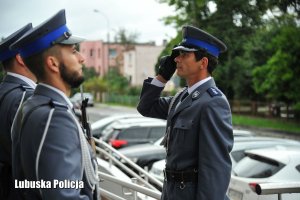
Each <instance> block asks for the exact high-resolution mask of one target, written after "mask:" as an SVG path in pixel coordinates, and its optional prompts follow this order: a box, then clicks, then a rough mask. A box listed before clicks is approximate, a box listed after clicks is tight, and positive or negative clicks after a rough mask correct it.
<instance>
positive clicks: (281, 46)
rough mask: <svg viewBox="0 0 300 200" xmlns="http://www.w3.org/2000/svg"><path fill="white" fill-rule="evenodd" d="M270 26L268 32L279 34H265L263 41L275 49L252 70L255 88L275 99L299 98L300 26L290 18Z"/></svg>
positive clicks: (296, 99)
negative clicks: (264, 60)
mask: <svg viewBox="0 0 300 200" xmlns="http://www.w3.org/2000/svg"><path fill="white" fill-rule="evenodd" d="M269 28H270V29H269V32H276V35H274V36H273V37H269V38H268V39H267V38H266V40H265V41H264V43H267V44H268V46H267V47H266V49H272V51H273V53H272V55H271V56H270V57H268V58H267V59H266V63H264V64H263V65H261V66H258V67H256V68H255V69H254V70H253V81H254V88H255V91H256V92H257V93H259V94H264V95H266V96H267V97H268V98H269V99H272V100H277V101H283V102H286V103H291V102H299V101H300V93H299V92H298V91H299V87H300V79H299V76H300V66H299V64H300V41H299V39H298V37H299V35H300V28H299V27H298V26H297V25H296V24H295V23H294V22H293V20H291V19H290V18H285V19H284V20H282V21H281V23H280V24H278V23H277V22H274V24H272V26H270V27H269ZM264 34H268V32H265V33H264Z"/></svg>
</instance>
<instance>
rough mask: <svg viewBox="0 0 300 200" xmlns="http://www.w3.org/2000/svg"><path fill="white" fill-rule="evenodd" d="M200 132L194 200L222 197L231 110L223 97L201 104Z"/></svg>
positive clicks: (229, 146) (230, 140)
mask: <svg viewBox="0 0 300 200" xmlns="http://www.w3.org/2000/svg"><path fill="white" fill-rule="evenodd" d="M200 120H201V122H200V123H201V126H200V131H199V133H198V134H199V163H198V187H199V188H198V189H197V200H204V199H210V200H221V199H222V200H223V199H226V198H225V197H226V191H227V188H228V184H229V181H230V174H231V160H230V156H229V153H230V151H231V149H232V146H233V134H232V119H231V111H230V108H229V105H228V103H227V101H226V100H224V99H222V98H216V99H212V100H211V101H209V102H208V103H207V105H204V106H203V110H202V112H201V118H200Z"/></svg>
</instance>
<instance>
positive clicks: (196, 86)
mask: <svg viewBox="0 0 300 200" xmlns="http://www.w3.org/2000/svg"><path fill="white" fill-rule="evenodd" d="M210 79H211V76H209V77H207V78H205V79H203V80H201V81H199V82H197V83H195V84H194V85H192V87H189V88H188V93H189V94H192V92H193V91H194V90H195V89H196V88H198V87H199V86H200V85H202V84H204V83H205V82H207V81H209V80H210Z"/></svg>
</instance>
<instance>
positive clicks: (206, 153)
mask: <svg viewBox="0 0 300 200" xmlns="http://www.w3.org/2000/svg"><path fill="white" fill-rule="evenodd" d="M225 50H226V46H225V44H224V43H223V42H221V41H220V40H218V39H217V38H215V37H214V36H212V35H210V34H209V33H207V32H205V31H203V30H201V29H198V28H196V27H193V26H184V27H183V40H182V42H181V43H180V44H179V46H177V47H175V48H173V50H172V54H171V56H166V57H163V58H161V60H160V68H159V71H158V75H157V76H156V77H155V78H154V79H152V78H148V79H146V80H145V81H144V85H143V89H142V92H141V96H140V102H139V105H138V107H137V109H138V111H139V112H140V113H141V114H142V115H144V116H147V117H155V118H161V119H167V129H166V134H165V137H164V140H163V144H164V146H165V147H166V150H167V157H166V168H165V170H164V173H165V181H164V186H163V191H162V197H161V198H162V199H163V200H167V199H168V200H177V199H180V200H182V199H193V200H223V199H228V197H227V196H226V191H227V187H228V184H229V180H230V173H231V161H230V156H229V153H230V151H231V149H232V146H233V133H232V122H231V111H230V107H229V104H228V101H227V99H226V97H225V95H224V94H223V93H222V92H221V91H220V90H219V89H218V88H217V87H216V84H215V82H214V79H213V78H212V77H211V74H212V71H213V70H214V68H215V67H216V64H217V60H218V56H219V54H220V53H221V52H224V51H225ZM176 69H177V75H178V76H180V77H182V78H184V79H185V80H186V83H187V87H186V88H184V89H183V90H182V91H181V92H179V93H177V94H176V95H175V96H174V97H160V94H161V91H162V90H163V87H164V84H165V83H166V82H167V81H168V80H169V79H170V78H171V77H172V75H173V73H174V72H175V70H176Z"/></svg>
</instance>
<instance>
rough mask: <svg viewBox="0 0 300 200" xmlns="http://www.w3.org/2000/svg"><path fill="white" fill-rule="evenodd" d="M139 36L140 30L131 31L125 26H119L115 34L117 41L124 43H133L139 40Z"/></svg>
mask: <svg viewBox="0 0 300 200" xmlns="http://www.w3.org/2000/svg"><path fill="white" fill-rule="evenodd" d="M138 37H139V33H138V32H129V31H128V30H126V29H125V28H119V29H118V30H117V31H116V34H115V42H116V43H121V44H124V45H132V44H135V43H136V42H137V39H138Z"/></svg>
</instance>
